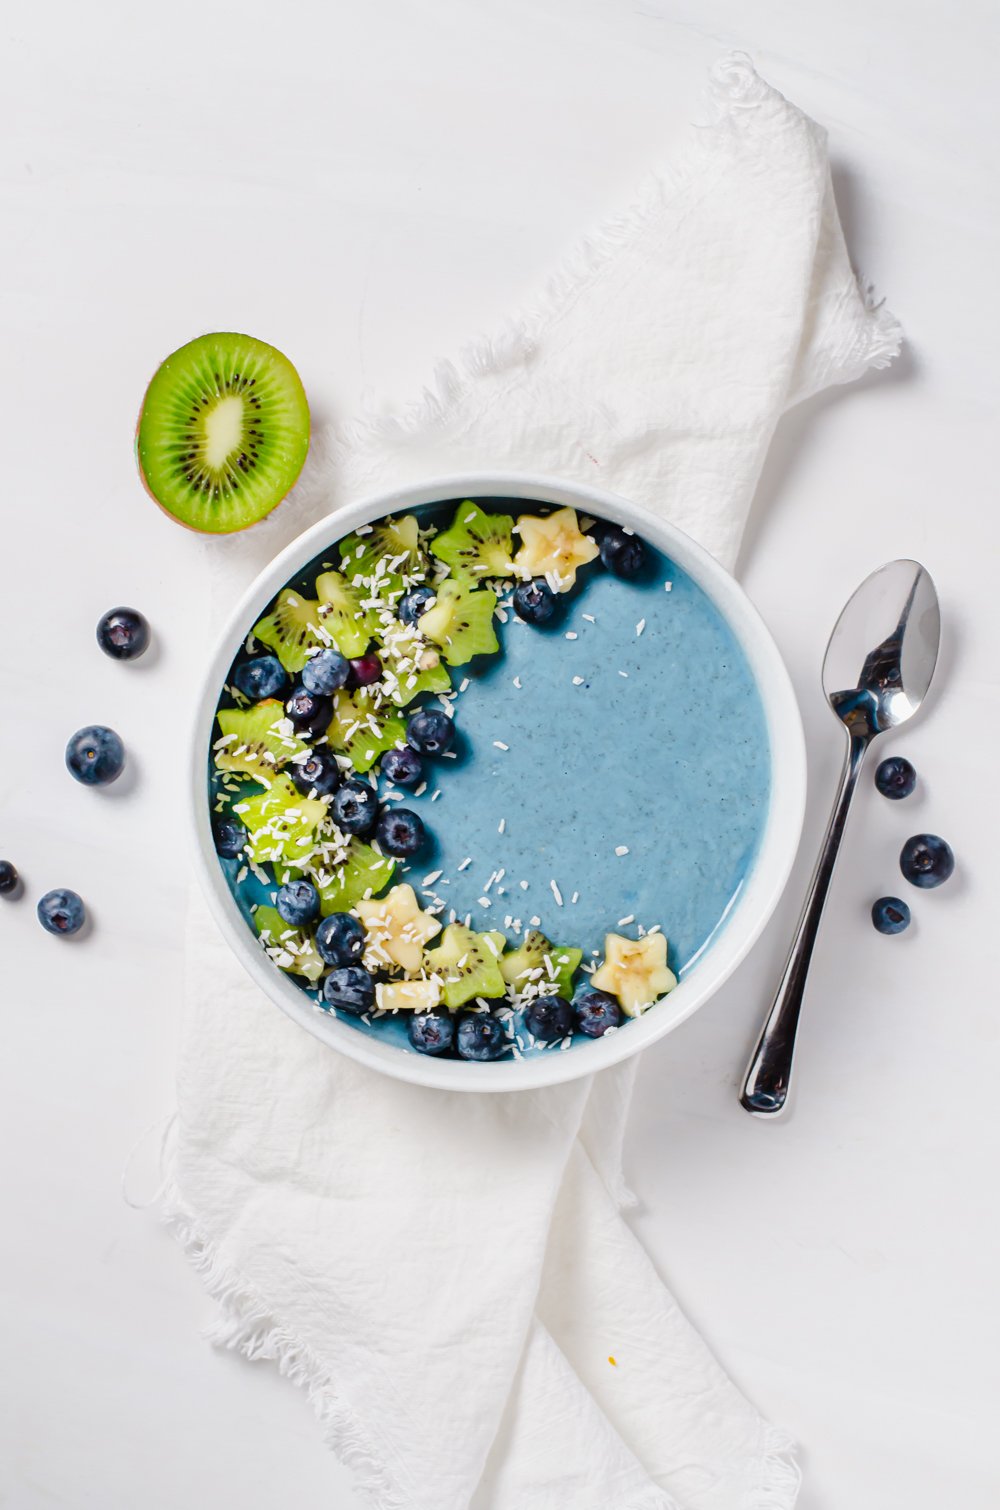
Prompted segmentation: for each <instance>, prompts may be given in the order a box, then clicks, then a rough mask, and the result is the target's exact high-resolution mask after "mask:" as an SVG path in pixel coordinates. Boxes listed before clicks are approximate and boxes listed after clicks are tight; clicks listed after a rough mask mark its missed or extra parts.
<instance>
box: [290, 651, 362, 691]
mask: <svg viewBox="0 0 1000 1510" xmlns="http://www.w3.org/2000/svg"><path fill="white" fill-rule="evenodd" d="M350 674H351V663H350V661H349V660H348V659H347V657H346V655H341V653H340V651H339V650H321V651H320V652H319V654H318V655H311V656H310V657H309V659H308V660H307V661H306V663H305V665H304V666H303V667H302V685H303V687H305V689H306V691H307V692H315V693H317V694H318V695H319V696H321V697H330V696H331V695H332V694H333V693H334V692H337V691H339V689H340V688H341V687H342V686H343V685H344V683H345V682H346V681H347V678H348V677H349V676H350Z"/></svg>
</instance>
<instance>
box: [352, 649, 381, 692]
mask: <svg viewBox="0 0 1000 1510" xmlns="http://www.w3.org/2000/svg"><path fill="white" fill-rule="evenodd" d="M381 675H382V662H381V661H380V660H379V658H378V656H377V655H376V654H375V653H374V651H372V652H371V653H370V654H368V655H357V656H355V657H354V659H353V660H352V661H351V678H350V683H349V685H350V686H351V687H370V686H371V684H372V682H377V681H378V679H379V677H380V676H381Z"/></svg>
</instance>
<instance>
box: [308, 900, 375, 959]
mask: <svg viewBox="0 0 1000 1510" xmlns="http://www.w3.org/2000/svg"><path fill="white" fill-rule="evenodd" d="M366 938H367V934H366V933H365V925H364V923H362V922H359V920H358V919H357V918H356V917H354V916H353V914H352V913H350V912H331V914H330V916H329V917H328V918H324V919H323V921H322V922H321V923H320V925H319V927H318V928H317V929H316V948H317V949H318V950H319V957H320V959H322V960H325V961H326V963H327V964H328V965H356V964H357V963H358V961H359V960H360V958H361V956H362V955H363V954H364V952H365V940H366Z"/></svg>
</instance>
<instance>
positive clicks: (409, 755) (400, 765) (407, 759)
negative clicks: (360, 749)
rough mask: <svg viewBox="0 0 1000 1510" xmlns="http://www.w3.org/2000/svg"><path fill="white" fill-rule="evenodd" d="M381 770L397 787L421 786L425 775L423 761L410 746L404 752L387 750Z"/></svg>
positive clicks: (387, 779) (405, 747)
mask: <svg viewBox="0 0 1000 1510" xmlns="http://www.w3.org/2000/svg"><path fill="white" fill-rule="evenodd" d="M379 769H380V770H381V772H382V775H383V776H384V777H385V779H386V781H391V782H392V783H393V784H394V785H395V786H419V785H420V782H421V780H422V778H423V774H424V766H423V761H422V760H421V759H420V756H419V755H418V754H417V752H416V750H413V749H411V748H410V746H409V745H406V746H404V748H403V749H402V750H386V752H385V754H384V755H383V756H382V764H381V766H380V767H379Z"/></svg>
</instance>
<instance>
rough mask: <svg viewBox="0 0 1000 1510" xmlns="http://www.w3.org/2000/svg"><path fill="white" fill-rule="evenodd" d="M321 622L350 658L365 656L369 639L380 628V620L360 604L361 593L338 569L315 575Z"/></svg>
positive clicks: (338, 646)
mask: <svg viewBox="0 0 1000 1510" xmlns="http://www.w3.org/2000/svg"><path fill="white" fill-rule="evenodd" d="M316 596H317V598H318V599H319V617H320V621H321V623H322V625H323V627H324V629H326V630H327V631H328V632H329V634H330V635H331V637H332V639H333V643H334V644H335V645H336V647H337V649H338V650H339V651H340V653H341V655H346V656H347V658H348V660H351V659H352V658H353V657H354V656H357V655H364V653H365V651H366V650H367V649H368V642H369V640H370V639H371V638H372V635H373V634H374V633H375V630H376V629H377V627H378V620H377V618H376V617H375V615H374V614H373V613H371V612H366V611H365V610H364V609H363V608H362V606H361V598H362V594H361V593H360V592H359V591H358V589H357V588H356V587H353V586H352V585H351V583H350V582H348V581H347V579H346V578H345V577H344V576H342V575H341V573H340V572H338V571H327V572H323V573H322V574H321V575H320V576H318V577H317V578H316Z"/></svg>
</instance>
